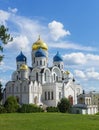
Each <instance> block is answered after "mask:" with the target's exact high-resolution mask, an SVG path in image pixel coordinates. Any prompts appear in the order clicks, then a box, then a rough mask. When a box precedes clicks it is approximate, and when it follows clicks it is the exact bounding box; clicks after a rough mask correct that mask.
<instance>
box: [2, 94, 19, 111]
mask: <svg viewBox="0 0 99 130" xmlns="http://www.w3.org/2000/svg"><path fill="white" fill-rule="evenodd" d="M4 107H5V109H6V111H7V112H8V113H12V112H16V111H17V110H18V108H19V105H18V103H17V99H16V97H14V96H10V97H8V98H7V100H6V101H5V104H4Z"/></svg>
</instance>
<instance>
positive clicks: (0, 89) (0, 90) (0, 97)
mask: <svg viewBox="0 0 99 130" xmlns="http://www.w3.org/2000/svg"><path fill="white" fill-rule="evenodd" d="M2 98H3V88H2V84H1V82H0V101H1V100H2Z"/></svg>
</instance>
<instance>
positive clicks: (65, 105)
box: [57, 98, 71, 113]
mask: <svg viewBox="0 0 99 130" xmlns="http://www.w3.org/2000/svg"><path fill="white" fill-rule="evenodd" d="M57 107H58V109H59V111H60V112H62V113H66V112H70V109H71V104H70V101H69V100H68V99H67V98H62V99H61V100H60V102H59V103H58V105H57Z"/></svg>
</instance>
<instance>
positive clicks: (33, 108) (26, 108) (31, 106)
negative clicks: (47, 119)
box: [18, 104, 43, 113]
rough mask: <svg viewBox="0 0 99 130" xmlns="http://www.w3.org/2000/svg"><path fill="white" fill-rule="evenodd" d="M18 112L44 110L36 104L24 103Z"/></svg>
mask: <svg viewBox="0 0 99 130" xmlns="http://www.w3.org/2000/svg"><path fill="white" fill-rule="evenodd" d="M18 112H20V113H31V112H43V109H42V108H41V107H38V106H36V105H34V104H23V105H22V106H21V107H20V108H19V109H18Z"/></svg>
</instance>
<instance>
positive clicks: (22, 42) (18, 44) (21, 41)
mask: <svg viewBox="0 0 99 130" xmlns="http://www.w3.org/2000/svg"><path fill="white" fill-rule="evenodd" d="M6 47H7V48H13V49H14V50H15V49H16V50H21V49H22V50H24V52H29V51H30V45H29V40H28V38H27V37H26V36H23V35H20V36H17V37H14V40H13V42H10V43H9V44H8V45H7V46H6Z"/></svg>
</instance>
